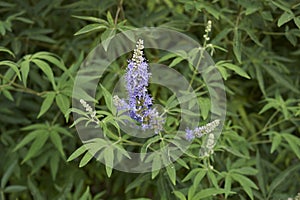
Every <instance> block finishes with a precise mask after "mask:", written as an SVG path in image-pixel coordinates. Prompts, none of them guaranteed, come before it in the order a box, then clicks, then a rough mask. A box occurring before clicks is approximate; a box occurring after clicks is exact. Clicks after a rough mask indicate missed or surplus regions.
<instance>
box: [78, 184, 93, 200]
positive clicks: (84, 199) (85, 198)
mask: <svg viewBox="0 0 300 200" xmlns="http://www.w3.org/2000/svg"><path fill="white" fill-rule="evenodd" d="M89 197H90V187H89V186H88V187H87V188H86V190H85V192H84V193H83V195H82V196H81V197H80V199H79V200H88V199H89Z"/></svg>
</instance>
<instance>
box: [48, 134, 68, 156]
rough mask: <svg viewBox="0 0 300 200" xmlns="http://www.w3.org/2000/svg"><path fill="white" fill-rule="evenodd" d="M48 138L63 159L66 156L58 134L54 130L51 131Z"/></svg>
mask: <svg viewBox="0 0 300 200" xmlns="http://www.w3.org/2000/svg"><path fill="white" fill-rule="evenodd" d="M50 139H51V141H52V143H53V144H54V146H55V147H56V149H57V150H58V152H59V153H60V155H61V156H62V157H63V158H64V159H65V157H66V156H65V153H64V150H63V145H62V141H61V137H60V135H59V134H58V133H57V132H56V131H51V133H50Z"/></svg>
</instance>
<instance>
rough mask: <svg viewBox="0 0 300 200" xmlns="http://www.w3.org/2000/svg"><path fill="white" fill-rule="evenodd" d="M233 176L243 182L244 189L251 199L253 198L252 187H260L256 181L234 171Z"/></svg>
mask: <svg viewBox="0 0 300 200" xmlns="http://www.w3.org/2000/svg"><path fill="white" fill-rule="evenodd" d="M231 177H232V178H233V179H234V180H235V181H237V182H239V183H240V184H241V186H242V188H243V190H244V191H245V192H246V193H247V195H248V196H249V197H250V199H251V200H253V193H252V189H251V188H254V189H258V188H257V186H256V185H255V183H254V182H253V181H252V180H251V179H249V178H248V177H246V176H243V175H240V174H236V173H232V174H231Z"/></svg>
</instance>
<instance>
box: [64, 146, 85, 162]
mask: <svg viewBox="0 0 300 200" xmlns="http://www.w3.org/2000/svg"><path fill="white" fill-rule="evenodd" d="M86 151H87V148H86V147H85V145H82V146H81V147H79V148H78V149H76V151H74V152H73V153H72V154H71V155H70V157H69V158H68V159H67V162H70V161H72V160H74V159H75V158H78V157H79V156H80V155H82V154H83V153H84V152H86Z"/></svg>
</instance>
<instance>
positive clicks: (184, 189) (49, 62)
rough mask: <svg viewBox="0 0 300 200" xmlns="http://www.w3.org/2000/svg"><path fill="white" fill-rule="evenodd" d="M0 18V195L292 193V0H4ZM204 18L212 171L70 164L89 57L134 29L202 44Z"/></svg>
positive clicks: (298, 13)
mask: <svg viewBox="0 0 300 200" xmlns="http://www.w3.org/2000/svg"><path fill="white" fill-rule="evenodd" d="M0 13H1V15H0V92H1V93H0V97H1V98H0V130H1V135H0V149H1V151H0V157H1V160H0V166H1V167H0V177H1V185H0V199H82V200H83V199H176V198H177V199H182V200H183V199H195V200H197V199H276V200H277V199H288V198H289V197H291V198H293V197H295V196H296V195H297V193H298V192H300V162H299V159H300V138H299V136H300V126H299V125H300V117H299V116H300V100H299V95H300V94H299V93H300V91H299V89H300V87H299V85H300V68H299V63H300V48H299V47H300V44H299V42H298V40H299V38H300V3H299V1H298V0H289V1H283V0H274V1H270V0H251V1H249V0H238V1H233V0H232V1H227V0H214V1H204V0H198V1H194V0H178V1H175V0H154V1H138V0H120V1H110V0H103V1H98V0H79V1H67V0H53V1H51V2H49V1H48V0H39V1H38V0H8V1H0ZM208 20H212V24H213V25H212V33H211V35H210V37H211V41H210V43H211V44H213V46H215V47H216V48H215V49H214V52H213V58H214V60H215V62H216V66H217V67H218V69H219V71H220V72H221V74H222V76H223V78H224V82H225V86H226V92H227V118H226V122H225V127H224V129H223V133H222V135H221V138H220V139H219V140H218V144H217V146H216V151H215V153H214V155H213V156H212V158H210V159H209V160H208V161H210V164H209V165H208V164H207V163H205V162H204V161H203V160H201V159H197V158H195V159H194V158H193V159H192V158H190V157H188V156H183V157H182V160H181V162H180V163H179V162H177V163H175V164H174V165H175V168H174V169H176V171H173V172H170V171H169V170H166V169H162V170H160V171H159V173H158V174H156V175H155V176H154V177H153V174H152V176H151V173H145V174H140V175H136V174H130V173H123V172H119V171H113V173H112V174H111V175H110V177H108V176H107V174H106V170H105V166H104V165H103V164H101V163H99V162H96V161H95V160H94V159H89V160H84V161H82V159H81V160H80V159H75V160H73V161H71V162H67V158H68V157H69V156H70V155H71V154H72V153H73V152H74V151H75V150H76V149H77V148H79V147H80V146H81V142H80V140H79V137H78V135H77V134H76V131H75V129H74V128H70V125H71V124H72V118H71V117H70V119H69V116H68V109H69V108H70V106H71V96H72V86H73V81H74V77H75V75H76V72H77V70H78V68H79V66H80V64H81V62H82V61H83V59H84V58H85V56H86V55H87V53H88V52H89V51H90V50H91V49H92V48H93V47H95V46H96V45H97V44H98V43H99V42H101V41H103V40H105V39H107V38H108V37H109V36H112V35H115V34H116V33H118V32H121V31H124V30H129V29H131V28H135V27H152V26H155V27H166V28H170V29H175V30H178V31H180V32H183V33H185V34H187V35H189V36H191V37H193V38H194V39H196V40H198V41H199V42H200V43H201V42H202V41H203V38H202V36H203V34H204V29H205V25H206V23H207V21H208ZM148 58H149V59H150V58H151V55H149V56H148ZM151 59H152V58H151ZM158 59H159V58H157V60H158ZM174 59H176V58H174ZM170 61H172V60H170ZM123 62H124V63H123V65H125V64H126V60H124V61H123ZM176 62H177V61H176ZM181 65H182V66H183V65H184V63H178V66H179V67H180V66H181ZM117 69H119V71H120V70H122V69H121V65H120V66H117ZM160 95H164V94H160ZM201 102H202V104H201ZM201 102H200V104H201V105H202V107H203V108H204V109H205V108H207V106H205V105H207V104H205V102H207V101H201ZM101 103H102V104H103V103H104V101H103V100H100V104H101ZM195 147H196V148H197V146H195ZM85 159H86V158H85ZM206 162H207V160H206ZM78 165H80V167H79V166H78ZM212 166H213V167H212Z"/></svg>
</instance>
